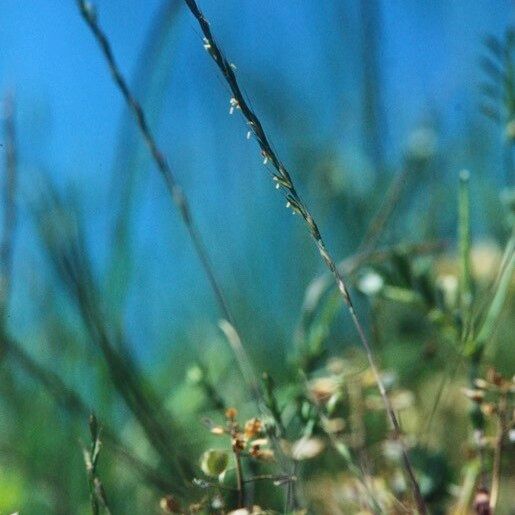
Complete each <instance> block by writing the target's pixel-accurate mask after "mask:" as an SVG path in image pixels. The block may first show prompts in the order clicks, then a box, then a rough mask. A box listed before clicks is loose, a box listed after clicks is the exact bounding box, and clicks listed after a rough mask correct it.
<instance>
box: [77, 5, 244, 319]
mask: <svg viewBox="0 0 515 515" xmlns="http://www.w3.org/2000/svg"><path fill="white" fill-rule="evenodd" d="M77 5H78V7H79V10H80V13H81V15H82V17H83V18H84V21H85V22H86V23H87V25H88V27H89V28H90V29H91V32H92V33H93V35H94V37H95V39H96V41H97V43H98V45H99V46H100V49H101V50H102V53H103V54H104V57H105V59H106V61H107V64H108V66H109V69H110V71H111V75H112V77H113V80H114V82H115V84H116V86H117V87H118V89H119V90H120V92H121V93H122V95H123V97H124V99H125V102H126V103H127V106H128V107H129V109H130V110H131V111H132V113H133V115H134V118H135V119H136V123H137V125H138V127H139V130H140V132H141V135H142V137H143V139H144V141H145V144H146V145H147V148H148V150H149V151H150V153H151V155H152V158H153V160H154V162H155V164H156V166H157V169H158V170H159V172H160V174H161V176H162V177H163V179H164V181H165V184H166V188H167V189H168V192H169V193H170V196H171V198H172V201H173V203H174V204H175V205H176V207H177V209H178V210H179V213H180V215H181V218H182V221H183V222H184V225H185V226H186V229H187V231H188V233H189V236H190V238H191V241H192V243H193V247H194V249H195V252H196V253H197V255H198V258H199V260H200V262H201V265H202V267H203V269H204V272H205V274H206V276H207V278H208V280H209V283H210V285H211V288H212V290H213V292H214V294H215V297H216V300H217V302H218V305H219V307H220V310H221V312H222V314H223V316H224V318H226V319H227V320H228V321H229V322H230V323H231V324H232V325H234V320H233V317H232V315H231V312H230V309H229V306H228V304H227V301H226V300H225V296H224V294H223V291H222V288H221V286H220V284H219V281H218V279H217V277H216V274H215V272H214V268H213V265H212V264H211V260H210V258H209V255H208V253H207V250H206V246H205V244H204V240H203V238H202V237H201V235H200V233H199V231H198V229H197V226H196V224H195V222H194V220H193V218H192V214H191V210H190V204H189V201H188V199H187V197H186V196H185V194H184V191H183V189H182V187H181V186H180V185H179V184H178V182H177V180H176V178H175V175H174V173H173V171H172V168H171V167H170V165H169V164H168V161H167V160H166V158H165V156H164V154H163V152H162V151H161V150H160V148H159V147H158V145H157V142H156V139H155V137H154V134H153V132H152V130H151V128H150V126H149V124H148V122H147V117H146V115H145V112H144V111H143V108H142V107H141V105H140V103H139V102H138V101H137V100H136V98H135V96H134V95H133V94H132V92H131V90H130V88H129V85H128V83H127V81H126V80H125V78H124V76H123V75H122V73H121V71H120V68H119V67H118V64H117V62H116V59H115V57H114V54H113V51H112V49H111V45H110V43H109V41H108V39H107V37H106V35H105V34H104V32H103V31H102V29H101V28H100V26H99V24H98V22H97V18H96V14H95V12H94V9H93V7H92V6H91V5H90V4H89V3H88V2H86V1H85V0H77Z"/></svg>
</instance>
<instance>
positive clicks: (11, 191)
mask: <svg viewBox="0 0 515 515" xmlns="http://www.w3.org/2000/svg"><path fill="white" fill-rule="evenodd" d="M4 106H5V107H4V137H5V178H4V188H3V192H2V193H3V212H2V214H3V219H2V240H1V243H0V324H1V325H2V326H5V325H6V322H7V321H6V317H7V312H8V309H9V299H10V294H11V283H12V258H13V240H14V233H15V230H16V204H15V199H16V186H17V182H18V180H17V156H16V125H15V115H16V113H15V105H14V96H13V95H12V94H10V95H6V97H5V100H4Z"/></svg>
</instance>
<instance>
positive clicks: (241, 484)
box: [234, 451, 245, 508]
mask: <svg viewBox="0 0 515 515" xmlns="http://www.w3.org/2000/svg"><path fill="white" fill-rule="evenodd" d="M234 458H235V460H236V485H237V488H238V508H243V503H244V499H245V481H244V480H243V468H242V466H241V456H240V453H239V452H237V451H235V452H234Z"/></svg>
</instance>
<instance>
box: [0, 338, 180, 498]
mask: <svg viewBox="0 0 515 515" xmlns="http://www.w3.org/2000/svg"><path fill="white" fill-rule="evenodd" d="M0 338H1V340H2V346H3V347H4V348H5V350H6V353H7V355H8V356H9V357H10V358H11V359H13V360H14V361H15V362H16V363H17V364H18V365H19V366H20V367H21V369H22V370H23V371H24V372H25V373H26V374H27V375H28V376H29V377H31V379H33V380H34V381H35V382H36V383H38V384H39V385H41V386H42V387H43V388H44V389H45V390H46V392H47V393H48V394H49V396H50V397H51V398H52V399H53V401H54V402H55V403H56V404H57V405H59V406H61V407H62V408H63V409H64V410H66V411H67V412H68V413H69V414H71V415H73V416H75V417H77V418H81V419H83V420H85V419H87V417H88V416H89V414H90V413H91V408H90V407H89V406H88V405H87V404H86V403H85V402H84V400H83V399H82V398H81V397H80V395H79V394H78V393H77V392H75V391H74V390H73V388H71V387H70V386H69V385H67V384H65V383H64V382H63V380H62V379H61V378H60V377H59V376H58V375H57V374H55V373H53V372H52V371H50V370H48V369H46V368H45V367H44V366H42V365H40V364H39V363H38V362H37V361H36V360H35V359H34V358H32V357H31V356H30V355H29V354H28V353H27V352H26V351H25V350H24V349H23V347H22V346H21V345H20V343H19V342H17V341H16V340H14V339H13V338H10V337H9V336H7V335H6V334H2V335H1V336H0ZM104 437H105V440H106V441H108V442H109V444H110V447H112V448H113V450H114V452H115V453H116V454H117V455H119V456H120V457H121V458H122V459H123V460H125V462H126V463H127V464H128V465H130V466H131V467H133V469H134V470H135V471H136V472H137V473H138V474H139V475H140V477H141V478H142V479H144V480H145V481H146V482H147V483H148V484H151V485H153V486H154V487H156V488H158V489H159V490H161V491H163V492H167V491H170V490H171V489H172V488H174V487H175V486H176V483H175V482H173V481H172V480H171V479H168V478H166V477H165V476H163V474H162V473H161V472H159V471H158V470H155V469H153V468H152V467H151V466H150V465H147V464H146V463H145V462H143V461H142V460H141V459H140V458H138V457H136V456H135V455H134V454H133V453H132V452H131V451H130V450H129V449H128V448H127V447H126V446H125V445H124V444H123V443H122V442H121V440H120V439H119V438H118V436H117V435H116V432H115V431H113V430H112V429H109V428H108V427H107V426H106V427H105V428H104Z"/></svg>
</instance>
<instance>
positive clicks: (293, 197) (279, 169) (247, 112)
mask: <svg viewBox="0 0 515 515" xmlns="http://www.w3.org/2000/svg"><path fill="white" fill-rule="evenodd" d="M185 2H186V4H187V6H188V7H189V9H190V11H191V13H192V14H193V16H194V17H195V18H196V19H197V21H198V23H199V26H200V29H201V30H202V33H203V34H204V48H205V49H206V50H207V51H208V53H209V54H210V56H211V57H212V58H213V60H214V61H215V63H216V65H217V66H218V68H219V69H220V71H221V72H222V75H223V77H224V79H225V80H226V82H227V84H228V85H229V88H230V90H231V92H232V98H231V107H232V108H234V109H237V110H240V111H241V112H242V114H243V116H244V117H245V119H246V120H247V124H248V128H249V131H250V132H251V133H252V134H253V135H254V137H255V138H256V140H257V142H258V144H259V146H260V148H261V154H262V156H263V158H264V161H265V164H267V163H268V162H270V163H271V165H272V167H273V169H274V170H273V171H272V178H273V180H274V181H275V182H276V184H277V185H278V186H277V187H278V188H279V189H281V190H282V191H283V193H284V195H285V197H286V200H287V204H286V205H287V207H291V208H292V209H293V212H294V213H298V214H299V215H300V216H301V217H302V218H303V219H304V221H305V222H306V224H307V227H308V231H309V233H310V235H311V237H312V239H313V241H314V243H315V245H316V247H317V249H318V252H319V254H320V256H321V258H322V260H323V262H324V263H325V265H326V266H327V268H328V269H329V270H330V271H331V273H332V275H333V277H334V280H335V282H336V286H337V288H338V290H339V292H340V294H341V297H342V299H343V301H344V303H345V305H346V306H347V309H348V311H349V313H350V316H351V319H352V322H353V324H354V326H355V328H356V330H357V332H358V335H359V338H360V340H361V343H362V345H363V347H364V349H365V352H366V355H367V358H368V362H369V365H370V368H371V370H372V372H373V374H374V377H375V380H376V383H377V386H378V388H379V392H380V394H381V397H382V399H383V403H384V406H385V409H386V412H387V414H388V418H389V419H390V422H391V425H392V428H393V432H394V437H395V438H396V439H399V440H400V442H401V446H402V454H403V464H404V468H405V470H406V473H407V475H408V477H409V479H410V483H411V489H412V492H413V495H414V498H415V502H416V505H417V509H418V511H419V512H420V513H421V514H425V513H427V509H426V506H425V502H424V500H423V498H422V494H421V492H420V488H419V485H418V482H417V479H416V477H415V473H414V471H413V468H412V466H411V462H410V459H409V457H408V453H407V450H406V447H405V445H404V443H403V442H402V440H401V439H400V436H401V428H400V425H399V422H398V420H397V416H396V415H395V412H394V410H393V407H392V404H391V402H390V399H389V397H388V395H387V393H386V389H385V387H384V384H383V382H382V379H381V376H380V374H379V370H378V367H377V365H376V362H375V358H374V355H373V352H372V348H371V346H370V344H369V341H368V338H367V336H366V334H365V331H364V329H363V326H362V325H361V322H360V321H359V318H358V316H357V314H356V311H355V309H354V305H353V302H352V299H351V296H350V292H349V290H348V289H347V285H346V283H345V281H344V279H343V276H342V274H341V273H340V271H339V270H338V267H337V266H336V263H335V261H334V260H333V258H332V257H331V255H330V254H329V252H328V250H327V247H326V245H325V242H324V240H323V239H322V236H321V234H320V231H319V228H318V226H317V224H316V222H315V220H314V218H313V216H312V215H311V213H310V211H309V210H308V209H307V207H306V206H305V204H304V203H303V202H302V200H301V198H300V196H299V194H298V193H297V190H296V188H295V186H294V184H293V181H292V178H291V176H290V174H289V172H288V171H287V169H286V168H285V166H284V165H283V164H282V162H281V161H280V160H279V157H278V156H277V154H276V152H275V150H274V149H273V147H272V145H271V144H270V142H269V139H268V136H267V134H266V133H265V131H264V129H263V126H262V124H261V122H260V120H259V119H258V117H257V116H256V115H255V113H254V112H253V110H252V109H251V108H250V106H249V104H248V103H247V101H246V100H245V97H244V95H243V93H242V91H241V89H240V86H239V84H238V81H237V80H236V75H235V73H234V67H233V66H232V65H231V63H230V62H229V61H228V60H227V59H226V58H225V57H224V55H223V54H222V51H221V50H220V48H219V47H218V45H217V44H216V41H215V39H214V37H213V35H212V33H211V29H210V26H209V23H208V21H207V20H206V18H205V17H204V15H203V13H202V12H201V11H200V9H199V8H198V6H197V4H196V2H195V1H194V0H185Z"/></svg>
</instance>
